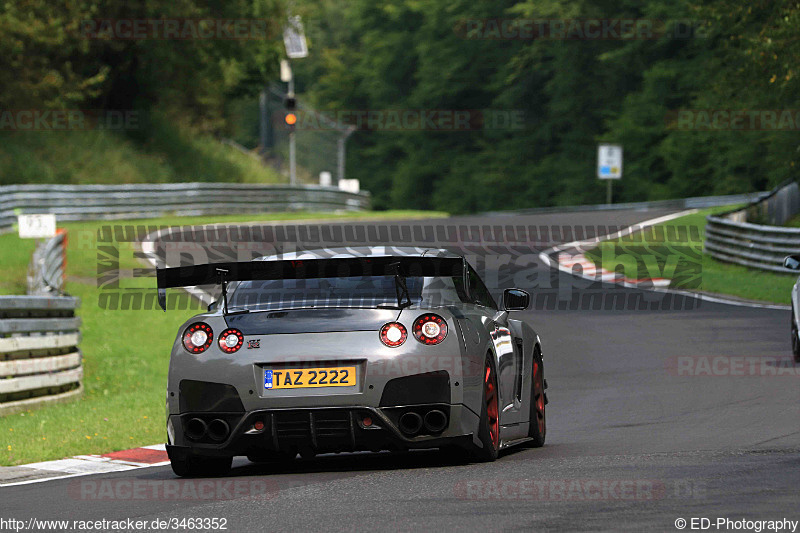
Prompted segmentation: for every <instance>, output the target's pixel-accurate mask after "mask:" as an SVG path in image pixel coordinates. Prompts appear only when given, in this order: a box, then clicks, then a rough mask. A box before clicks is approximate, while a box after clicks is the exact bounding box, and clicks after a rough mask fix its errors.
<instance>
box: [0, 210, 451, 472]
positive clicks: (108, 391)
mask: <svg viewBox="0 0 800 533" xmlns="http://www.w3.org/2000/svg"><path fill="white" fill-rule="evenodd" d="M445 216H447V215H446V214H445V213H438V212H422V211H386V212H359V213H310V212H297V213H273V214H264V215H260V216H259V215H234V216H227V217H190V218H182V217H164V218H160V219H147V220H132V221H113V222H109V221H92V222H76V223H66V224H63V225H62V227H64V228H66V229H67V231H68V235H69V239H70V241H69V247H68V251H67V283H66V292H67V293H69V294H70V295H73V296H77V297H79V298H80V299H81V307H80V309H79V315H80V316H81V319H82V321H83V323H82V326H81V333H82V341H81V344H80V347H81V351H82V352H83V365H84V379H83V385H84V394H83V396H82V397H81V398H80V399H78V400H76V401H74V402H71V403H67V404H61V405H53V406H48V407H43V408H41V409H34V410H30V411H26V412H23V413H17V414H14V415H10V416H6V417H2V418H0V435H3V437H4V438H3V440H2V441H0V445H2V448H0V465H3V466H9V465H18V464H26V463H32V462H37V461H45V460H50V459H59V458H62V457H68V456H72V455H79V454H99V453H106V452H110V451H115V450H123V449H128V448H134V447H137V446H145V445H150V444H155V443H159V442H164V440H165V438H166V434H165V426H164V424H165V420H164V406H165V390H166V383H167V368H168V363H169V352H170V348H171V346H172V342H173V340H174V339H175V335H176V334H177V328H178V326H179V325H180V324H181V323H183V322H184V321H185V320H187V319H188V318H189V317H190V316H192V315H194V314H195V313H196V312H197V311H193V310H184V311H180V310H170V311H169V312H167V313H164V312H163V311H161V310H160V309H158V310H156V309H140V310H111V309H101V307H100V305H99V301H100V300H99V296H100V293H101V290H102V289H101V288H99V287H98V247H97V242H96V236H97V231H98V229H99V228H101V227H103V226H108V225H126V224H135V225H144V226H159V227H161V226H183V225H192V224H212V223H242V222H278V221H287V222H290V221H300V220H323V219H324V220H330V221H335V220H352V219H355V220H365V221H366V220H401V219H420V218H441V217H445ZM115 246H116V247H117V248H118V249H119V268H120V269H122V270H131V269H136V268H144V265H143V264H142V263H141V262H139V261H138V260H137V259H136V258H135V257H134V254H133V252H134V246H133V244H132V243H115ZM33 248H34V243H33V241H30V240H21V239H19V238H18V237H17V235H16V234H15V233H9V234H5V235H0V250H2V261H1V262H0V275H2V276H3V280H4V282H3V284H2V285H0V293H3V294H24V292H25V272H26V270H27V267H28V263H29V261H30V255H31V253H32V252H33ZM126 282H132V283H126ZM120 284H121V286H125V287H130V286H133V287H142V288H147V289H149V290H152V291H153V293H155V279H154V278H138V279H123V280H121V282H120Z"/></svg>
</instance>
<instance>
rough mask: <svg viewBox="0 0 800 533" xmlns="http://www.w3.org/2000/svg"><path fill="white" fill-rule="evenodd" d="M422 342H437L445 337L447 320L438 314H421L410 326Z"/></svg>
mask: <svg viewBox="0 0 800 533" xmlns="http://www.w3.org/2000/svg"><path fill="white" fill-rule="evenodd" d="M411 329H412V331H413V332H414V337H416V339H417V340H418V341H419V342H421V343H422V344H439V343H440V342H442V341H443V340H444V338H445V337H447V322H445V320H444V319H443V318H442V317H440V316H439V315H422V316H419V317H417V319H416V320H415V321H414V326H413V327H412V328H411Z"/></svg>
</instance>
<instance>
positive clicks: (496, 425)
mask: <svg viewBox="0 0 800 533" xmlns="http://www.w3.org/2000/svg"><path fill="white" fill-rule="evenodd" d="M484 391H485V393H486V417H487V419H488V422H489V436H490V437H491V439H492V444H493V445H494V447H495V448H498V447H499V446H500V419H499V417H498V413H497V391H496V390H495V387H494V380H493V379H492V367H491V366H490V365H489V364H487V365H486V375H485V377H484Z"/></svg>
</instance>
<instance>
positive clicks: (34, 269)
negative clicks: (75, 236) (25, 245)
mask: <svg viewBox="0 0 800 533" xmlns="http://www.w3.org/2000/svg"><path fill="white" fill-rule="evenodd" d="M66 249H67V231H66V230H65V229H63V228H61V229H59V230H58V233H56V235H55V237H53V238H51V239H48V240H46V241H43V242H41V243H39V245H38V246H36V250H35V251H34V252H33V257H32V258H31V264H30V267H29V268H28V294H35V295H60V294H62V293H63V292H64V273H65V271H66V266H67V265H66Z"/></svg>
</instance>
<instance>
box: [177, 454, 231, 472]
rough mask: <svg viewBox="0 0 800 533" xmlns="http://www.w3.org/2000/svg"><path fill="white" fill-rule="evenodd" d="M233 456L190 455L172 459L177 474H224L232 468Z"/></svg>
mask: <svg viewBox="0 0 800 533" xmlns="http://www.w3.org/2000/svg"><path fill="white" fill-rule="evenodd" d="M232 462H233V457H198V456H193V455H190V456H188V457H186V458H185V459H170V465H171V466H172V471H173V472H175V475H178V476H180V477H215V476H224V475H226V474H227V473H228V472H230V470H231V463H232Z"/></svg>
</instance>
